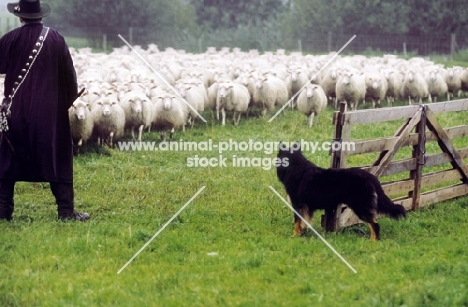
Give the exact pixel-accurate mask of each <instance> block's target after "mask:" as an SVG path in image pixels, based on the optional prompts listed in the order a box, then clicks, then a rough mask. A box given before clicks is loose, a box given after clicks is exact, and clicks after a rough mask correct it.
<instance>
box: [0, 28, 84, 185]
mask: <svg viewBox="0 0 468 307" xmlns="http://www.w3.org/2000/svg"><path fill="white" fill-rule="evenodd" d="M41 30H42V24H41V23H28V24H25V25H23V26H21V27H19V28H17V29H14V30H13V31H11V32H9V33H7V34H5V35H4V36H3V37H2V38H1V39H0V74H6V76H5V93H4V94H5V96H8V95H9V94H10V93H11V90H12V88H13V84H14V82H15V81H16V79H17V77H18V75H19V74H20V72H21V69H22V68H23V67H24V66H25V64H26V61H27V58H28V56H29V53H30V52H31V50H32V48H33V45H34V44H35V42H36V40H37V38H38V37H39V34H40V33H41ZM76 94H77V81H76V73H75V69H74V67H73V60H72V57H71V55H70V52H69V49H68V46H67V44H66V43H65V40H64V38H63V37H62V36H61V35H60V34H59V33H58V32H57V31H55V30H53V29H50V30H49V33H48V35H47V38H46V40H45V42H44V45H43V47H42V51H41V52H40V54H39V55H38V57H37V58H36V61H35V62H34V65H33V66H32V68H31V70H30V71H29V74H28V75H27V77H26V79H25V80H24V82H23V84H22V85H21V87H20V88H19V89H18V91H17V92H16V95H15V97H14V98H13V104H12V107H11V112H12V115H11V121H10V130H11V141H12V143H13V145H14V146H13V147H14V150H15V152H14V153H13V152H12V150H11V149H10V146H8V144H7V142H5V141H3V142H2V144H0V180H14V181H34V182H40V181H46V182H63V183H72V182H73V145H72V138H71V132H70V123H69V120H68V108H69V107H70V106H71V104H72V103H73V99H74V97H75V96H76Z"/></svg>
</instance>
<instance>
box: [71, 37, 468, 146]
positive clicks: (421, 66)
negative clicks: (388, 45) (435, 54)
mask: <svg viewBox="0 0 468 307" xmlns="http://www.w3.org/2000/svg"><path fill="white" fill-rule="evenodd" d="M134 51H136V52H134ZM134 51H132V50H130V49H129V48H128V47H126V46H124V47H121V48H115V49H114V50H113V52H112V53H110V54H102V53H92V52H91V50H90V49H88V48H83V49H78V50H76V49H73V48H72V49H71V53H72V57H73V59H74V63H75V67H76V70H77V76H78V81H79V86H80V88H83V87H84V88H86V91H85V92H84V94H83V96H81V97H80V98H79V99H78V100H76V101H75V102H74V104H73V106H72V107H71V108H70V110H69V116H70V122H71V127H72V135H73V139H74V142H75V144H78V145H81V144H82V143H83V142H86V141H88V140H89V139H90V138H92V137H93V136H94V138H96V139H97V140H98V142H101V143H104V142H105V143H107V144H109V145H110V146H112V144H113V142H114V141H115V139H118V138H121V137H122V136H123V135H124V132H125V131H131V133H132V137H133V139H134V140H138V141H141V139H142V133H143V132H144V131H146V129H147V130H148V131H149V130H150V129H155V130H157V131H159V132H160V136H161V138H162V139H165V137H166V131H170V137H172V135H173V133H174V132H175V131H176V130H178V129H182V130H183V129H185V127H186V126H187V127H193V125H194V124H195V123H196V122H201V120H200V118H199V114H201V113H202V112H203V111H205V110H211V112H212V114H213V115H216V118H217V119H218V120H220V121H221V124H222V125H225V122H226V114H227V113H230V114H231V116H232V119H233V123H234V124H235V125H237V124H238V123H239V121H240V119H241V115H242V114H246V115H245V116H247V115H251V114H261V116H266V115H267V114H271V115H273V114H274V112H276V111H277V110H278V109H279V108H285V107H286V106H285V104H286V103H288V102H289V104H290V106H287V107H288V109H291V108H292V109H297V110H298V111H300V112H302V113H303V114H305V115H306V116H307V124H308V125H309V126H312V124H313V118H314V116H317V115H318V114H320V113H321V112H322V111H323V110H324V109H325V108H326V106H327V104H331V105H334V106H335V107H336V103H337V102H339V101H346V102H347V103H348V104H349V106H350V107H351V108H353V109H356V108H357V107H358V105H359V104H360V103H366V102H370V103H372V104H373V106H378V105H380V104H381V102H383V101H386V102H387V104H388V105H389V106H391V105H392V103H393V101H394V100H395V99H398V100H407V101H408V103H409V104H411V103H413V101H414V100H415V101H417V102H419V103H421V102H422V100H423V99H427V100H428V101H429V102H431V101H435V100H436V99H437V98H438V97H440V98H442V99H444V100H445V99H447V100H449V99H450V98H451V96H459V95H461V94H462V93H463V91H467V90H468V68H463V67H452V68H444V67H443V66H442V65H437V64H434V63H433V62H431V61H429V60H426V59H424V58H420V57H414V58H411V59H409V60H404V59H399V58H397V57H396V56H394V55H385V56H382V57H370V58H368V57H365V56H360V55H355V56H337V55H335V54H328V55H303V54H301V53H292V54H286V53H285V52H284V50H278V51H277V52H266V53H264V54H259V53H258V52H257V51H256V50H251V51H249V52H242V51H241V50H239V49H237V48H234V49H233V50H230V49H229V48H222V49H221V50H216V49H215V48H208V50H207V51H206V52H205V53H203V54H189V53H186V52H184V51H181V50H174V49H171V48H168V49H166V50H165V51H160V50H158V48H157V46H156V45H149V46H148V48H147V49H143V48H141V47H138V46H137V47H135V50H134ZM137 55H140V56H141V57H142V58H144V59H145V61H146V63H145V61H144V60H142V58H141V57H140V56H137ZM332 57H335V58H334V59H333V61H329V60H330V59H331V58H332ZM327 62H329V65H325V64H326V63H327ZM220 113H221V116H220ZM135 130H137V132H138V136H135Z"/></svg>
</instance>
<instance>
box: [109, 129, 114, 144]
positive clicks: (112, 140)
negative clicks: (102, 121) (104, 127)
mask: <svg viewBox="0 0 468 307" xmlns="http://www.w3.org/2000/svg"><path fill="white" fill-rule="evenodd" d="M113 142H114V131H112V132H111V133H110V134H109V147H110V148H112V147H113V145H114V144H113Z"/></svg>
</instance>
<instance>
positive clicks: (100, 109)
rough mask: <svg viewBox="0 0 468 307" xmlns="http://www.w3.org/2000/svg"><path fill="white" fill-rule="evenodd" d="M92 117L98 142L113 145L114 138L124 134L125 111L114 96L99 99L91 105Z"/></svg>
mask: <svg viewBox="0 0 468 307" xmlns="http://www.w3.org/2000/svg"><path fill="white" fill-rule="evenodd" d="M91 117H92V118H93V121H94V131H95V132H96V134H97V135H98V144H101V145H104V143H107V144H108V145H109V147H113V144H114V143H113V142H114V140H115V139H118V138H121V137H122V136H123V135H124V126H125V112H124V110H123V109H122V107H121V106H120V105H119V103H118V100H116V99H115V97H114V96H109V97H103V98H100V99H98V100H97V101H96V102H95V103H94V104H93V105H92V106H91Z"/></svg>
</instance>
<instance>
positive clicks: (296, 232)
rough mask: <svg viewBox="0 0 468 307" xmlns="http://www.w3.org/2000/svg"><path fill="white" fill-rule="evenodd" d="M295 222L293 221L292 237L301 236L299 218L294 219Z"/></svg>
mask: <svg viewBox="0 0 468 307" xmlns="http://www.w3.org/2000/svg"><path fill="white" fill-rule="evenodd" d="M295 219H296V220H295V221H294V234H293V237H300V236H301V234H302V230H301V219H300V218H295Z"/></svg>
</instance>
